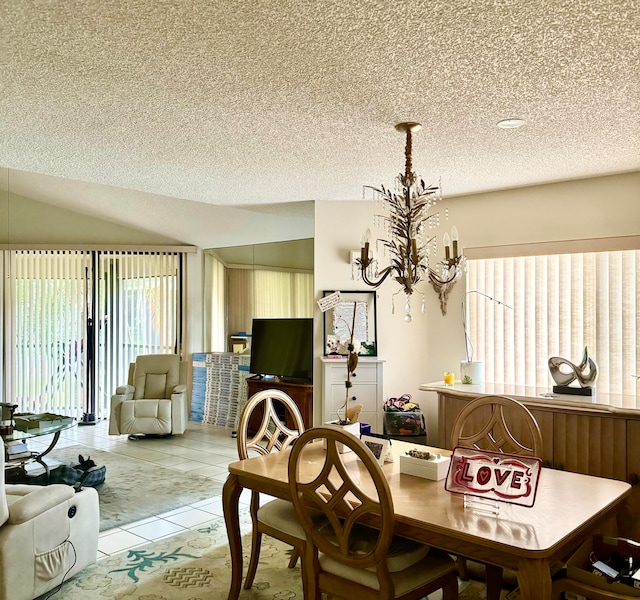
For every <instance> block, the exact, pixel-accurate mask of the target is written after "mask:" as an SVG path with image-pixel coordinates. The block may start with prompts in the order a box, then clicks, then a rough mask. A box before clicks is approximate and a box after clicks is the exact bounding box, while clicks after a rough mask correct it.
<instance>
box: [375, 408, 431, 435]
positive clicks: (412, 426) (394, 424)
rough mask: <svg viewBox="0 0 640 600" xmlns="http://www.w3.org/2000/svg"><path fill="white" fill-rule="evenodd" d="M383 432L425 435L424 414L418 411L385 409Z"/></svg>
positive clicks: (388, 433)
mask: <svg viewBox="0 0 640 600" xmlns="http://www.w3.org/2000/svg"><path fill="white" fill-rule="evenodd" d="M384 432H385V433H386V434H387V435H425V433H426V429H425V421H424V415H423V414H422V412H420V411H414V412H401V411H389V410H388V411H385V413H384Z"/></svg>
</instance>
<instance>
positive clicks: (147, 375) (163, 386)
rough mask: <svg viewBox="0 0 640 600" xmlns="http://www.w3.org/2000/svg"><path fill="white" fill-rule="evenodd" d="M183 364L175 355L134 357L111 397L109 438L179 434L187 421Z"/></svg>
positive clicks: (185, 366) (182, 431)
mask: <svg viewBox="0 0 640 600" xmlns="http://www.w3.org/2000/svg"><path fill="white" fill-rule="evenodd" d="M186 382H187V363H185V362H181V361H180V358H179V357H178V356H177V355H176V354H147V355H144V356H138V357H137V358H136V362H135V363H132V364H131V365H130V367H129V381H128V383H127V385H123V386H120V387H118V388H117V389H116V393H115V394H114V395H113V396H111V415H110V418H109V435H120V434H129V435H130V436H134V437H135V436H138V435H140V434H143V435H174V434H182V433H184V430H185V429H186V427H187V422H188V420H189V406H188V401H187V385H186Z"/></svg>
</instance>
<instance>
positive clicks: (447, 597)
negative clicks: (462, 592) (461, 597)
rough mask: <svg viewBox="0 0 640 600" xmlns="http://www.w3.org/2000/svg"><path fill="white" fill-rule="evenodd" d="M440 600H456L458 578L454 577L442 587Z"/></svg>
mask: <svg viewBox="0 0 640 600" xmlns="http://www.w3.org/2000/svg"><path fill="white" fill-rule="evenodd" d="M442 600H458V578H457V577H456V576H455V575H454V576H453V577H451V578H450V579H449V580H448V581H447V583H445V584H444V585H443V586H442Z"/></svg>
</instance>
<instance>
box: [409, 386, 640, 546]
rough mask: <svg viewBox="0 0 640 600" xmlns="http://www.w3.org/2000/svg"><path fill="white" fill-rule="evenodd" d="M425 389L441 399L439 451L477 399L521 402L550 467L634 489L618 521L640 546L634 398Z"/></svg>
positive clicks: (638, 431) (639, 451) (638, 412)
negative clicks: (533, 420)
mask: <svg viewBox="0 0 640 600" xmlns="http://www.w3.org/2000/svg"><path fill="white" fill-rule="evenodd" d="M420 389H421V390H423V391H427V392H435V393H436V394H437V395H438V440H439V443H438V445H439V446H441V447H443V448H449V449H450V448H451V429H452V427H453V422H454V421H455V419H456V417H457V416H458V413H459V412H460V411H461V410H462V408H463V407H464V405H465V404H466V403H467V402H469V401H470V400H472V399H473V398H477V397H478V396H483V395H487V394H495V395H501V396H509V397H511V398H514V399H516V400H519V401H520V402H522V403H523V404H524V405H525V406H526V407H527V408H528V409H529V410H530V411H531V413H532V414H533V416H534V417H535V418H536V420H537V421H538V425H539V426H540V431H541V432H542V441H543V453H542V457H541V458H542V459H543V461H544V464H545V466H549V467H553V468H555V469H563V470H566V471H573V472H576V473H584V474H587V475H596V476H598V477H607V478H610V479H620V480H623V481H627V482H629V483H631V484H632V485H633V486H634V490H633V493H632V496H631V498H630V500H629V502H627V507H626V510H627V512H628V513H629V514H627V515H626V516H625V515H622V519H619V521H618V525H619V535H624V537H630V538H632V539H635V540H640V514H639V513H640V511H639V510H638V506H639V505H640V485H639V484H640V398H638V399H637V402H638V408H636V398H635V397H624V396H616V395H604V394H598V393H597V387H596V395H595V396H594V397H593V398H589V397H585V396H573V395H560V394H552V396H553V397H550V395H549V394H548V393H549V392H550V391H551V390H542V389H536V388H528V387H524V386H515V385H503V384H491V383H485V384H481V385H463V384H455V385H453V386H445V385H444V383H429V384H424V385H421V386H420ZM634 505H635V508H632V506H634ZM622 523H624V525H622Z"/></svg>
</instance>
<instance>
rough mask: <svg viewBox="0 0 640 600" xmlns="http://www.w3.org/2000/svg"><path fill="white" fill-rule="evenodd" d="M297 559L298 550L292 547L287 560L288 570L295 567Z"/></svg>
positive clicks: (298, 556)
mask: <svg viewBox="0 0 640 600" xmlns="http://www.w3.org/2000/svg"><path fill="white" fill-rule="evenodd" d="M299 558H300V550H298V549H297V548H296V547H295V546H294V547H293V550H292V551H291V558H290V559H289V568H290V569H293V568H294V567H295V566H296V564H297V562H298V559H299Z"/></svg>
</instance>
